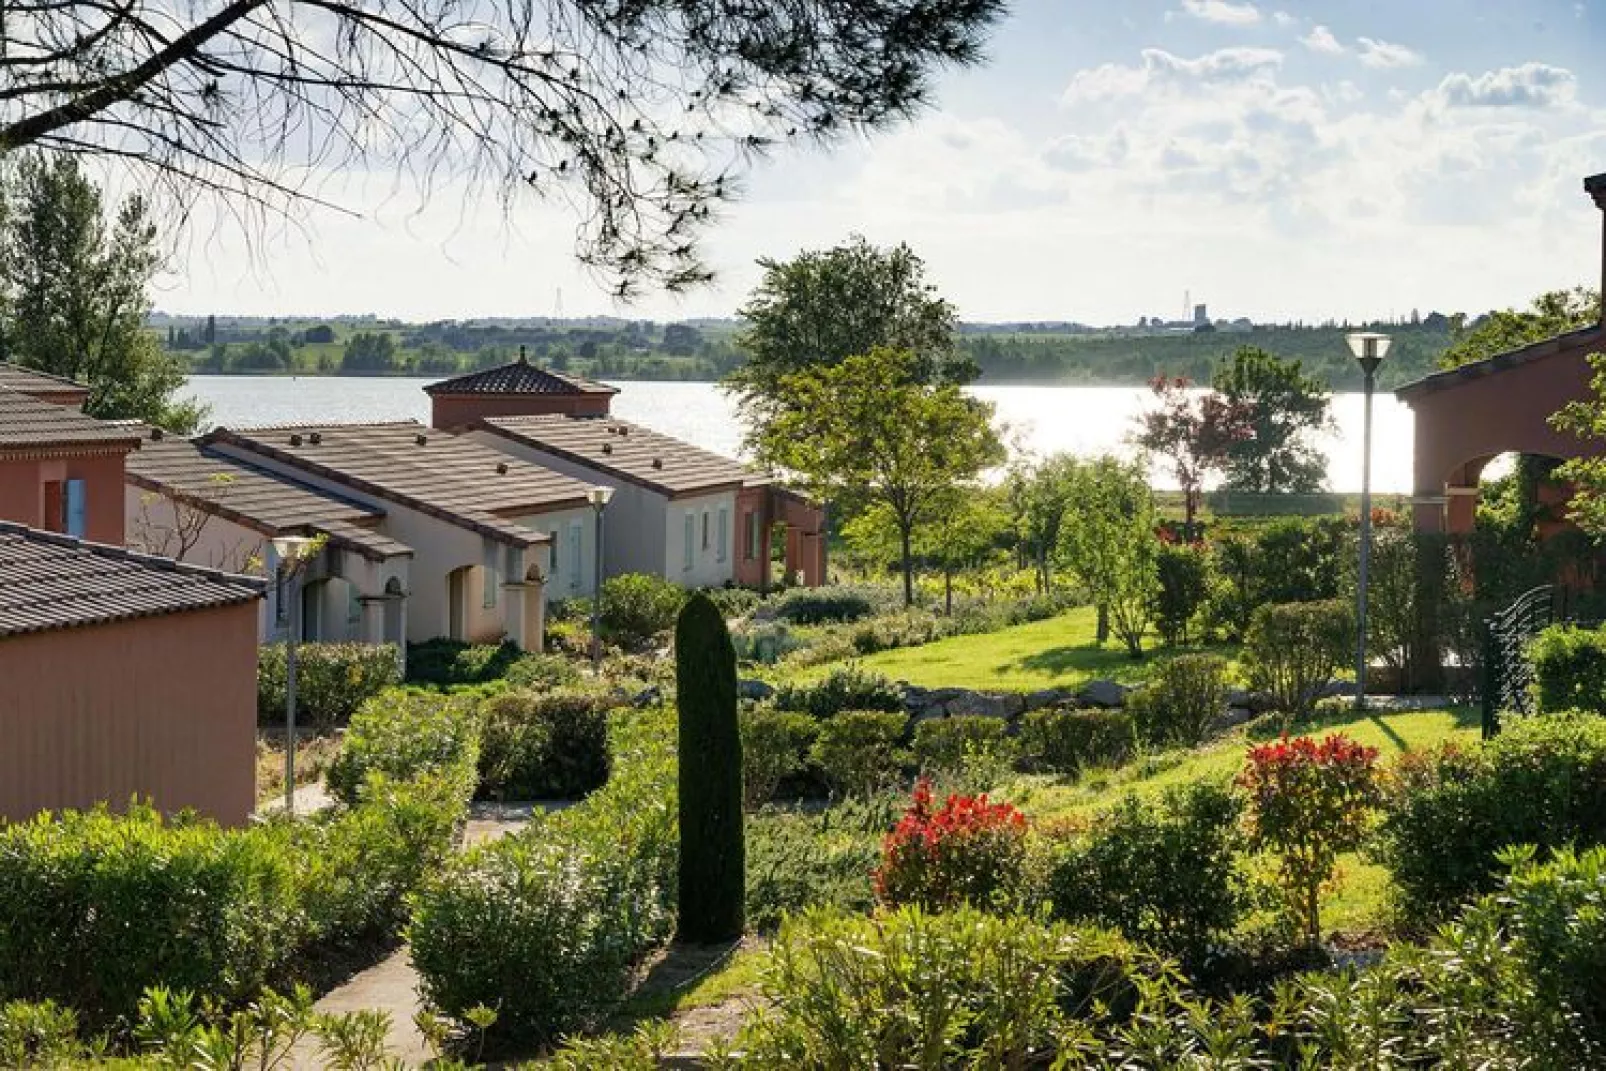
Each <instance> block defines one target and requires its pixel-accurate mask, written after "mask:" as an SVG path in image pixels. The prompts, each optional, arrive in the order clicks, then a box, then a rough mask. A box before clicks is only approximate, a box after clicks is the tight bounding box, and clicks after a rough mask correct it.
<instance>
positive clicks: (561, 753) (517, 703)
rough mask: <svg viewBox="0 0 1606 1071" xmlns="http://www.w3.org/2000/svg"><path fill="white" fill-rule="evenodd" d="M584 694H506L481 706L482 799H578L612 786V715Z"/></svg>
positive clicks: (604, 702) (605, 703)
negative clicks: (610, 719)
mask: <svg viewBox="0 0 1606 1071" xmlns="http://www.w3.org/2000/svg"><path fill="white" fill-rule="evenodd" d="M614 705H615V703H614V702H613V701H612V700H610V699H609V698H607V697H605V696H600V695H597V694H594V693H588V692H581V691H562V692H551V693H547V694H541V693H538V692H533V691H522V690H520V691H507V692H502V693H500V694H498V695H493V696H490V697H488V698H486V700H485V701H484V702H483V703H481V704H480V755H479V795H481V796H482V797H485V798H489V799H512V800H548V799H575V798H577V797H580V796H583V795H585V794H586V793H588V792H590V791H592V790H593V789H596V788H598V787H600V786H601V785H602V784H603V783H604V782H606V781H607V780H608V719H607V711H608V710H609V709H610V708H611V707H612V706H614Z"/></svg>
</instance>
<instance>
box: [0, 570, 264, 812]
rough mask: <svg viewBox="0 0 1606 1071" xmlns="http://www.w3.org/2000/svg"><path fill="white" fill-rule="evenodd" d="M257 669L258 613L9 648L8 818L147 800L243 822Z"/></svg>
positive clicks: (251, 797) (87, 632)
mask: <svg viewBox="0 0 1606 1071" xmlns="http://www.w3.org/2000/svg"><path fill="white" fill-rule="evenodd" d="M256 662H257V606H256V603H255V602H254V601H252V602H246V603H240V604H238V605H235V606H227V607H221V608H217V609H210V610H196V611H190V612H187V613H176V614H167V615H164V616H161V617H145V618H137V619H135V620H132V621H122V622H117V623H115V624H109V625H93V626H88V627H84V628H70V629H58V630H54V631H51V632H41V633H34V634H30V635H26V636H14V637H11V638H8V639H0V682H3V685H0V741H3V743H0V817H4V818H8V819H22V818H27V817H29V816H31V815H33V814H35V813H37V812H38V811H40V810H45V809H50V810H59V809H62V808H69V807H71V808H82V807H88V806H92V805H93V804H95V803H97V802H99V801H102V800H104V801H106V802H107V803H109V804H110V805H111V806H112V807H114V808H117V809H122V808H125V807H126V806H127V805H128V802H129V799H130V798H131V797H133V796H134V795H136V794H137V795H139V796H141V797H149V798H151V799H152V800H154V801H155V803H156V806H158V807H160V808H161V809H162V810H163V811H169V812H171V811H177V810H181V809H183V808H186V807H191V808H194V809H195V810H197V811H200V812H201V813H202V814H205V815H207V816H209V817H212V818H215V819H217V820H218V821H219V822H222V823H224V824H227V825H239V824H242V823H244V822H245V821H246V820H247V819H248V818H249V817H250V814H251V810H252V808H253V806H254V804H255V798H256Z"/></svg>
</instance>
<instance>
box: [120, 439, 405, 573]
mask: <svg viewBox="0 0 1606 1071" xmlns="http://www.w3.org/2000/svg"><path fill="white" fill-rule="evenodd" d="M140 430H141V431H142V432H143V433H144V435H145V439H144V441H143V442H142V443H141V444H140V448H139V450H138V451H136V452H135V453H133V454H132V455H130V456H129V458H128V464H127V467H126V469H125V471H124V478H125V479H126V480H127V481H128V482H129V483H131V484H133V485H134V486H136V487H141V488H144V489H145V490H147V491H153V492H156V493H157V494H162V495H166V496H167V497H169V498H173V499H177V500H178V501H181V502H184V503H187V504H188V505H190V506H192V507H194V508H196V509H199V510H202V511H204V512H206V513H210V514H213V515H214V516H218V517H222V518H223V519H224V520H227V521H232V522H233V523H235V524H239V525H243V526H244V527H246V528H252V529H255V530H257V531H259V532H262V533H263V534H264V535H269V536H275V535H280V534H287V533H288V534H296V533H301V532H304V531H306V530H308V529H315V530H317V531H320V532H325V533H327V534H328V535H329V536H330V538H331V539H333V540H334V541H335V542H337V543H344V544H347V545H349V546H351V547H352V548H353V549H355V550H357V551H358V552H360V553H363V554H365V555H367V556H368V557H381V558H384V557H396V556H399V555H402V554H411V553H412V551H411V550H410V549H408V548H407V547H406V546H404V545H403V544H401V543H397V542H396V541H394V540H391V539H387V538H386V537H384V536H381V535H379V534H378V533H377V532H369V531H366V530H364V529H363V528H362V527H361V524H362V523H363V522H372V521H376V520H378V519H379V518H382V517H383V516H384V515H385V511H384V510H381V509H375V508H373V507H371V506H365V505H363V504H362V503H360V502H355V501H352V500H350V499H346V498H341V497H339V496H337V495H333V494H330V493H329V492H327V491H320V490H318V489H317V488H314V487H309V486H307V485H305V484H302V483H299V482H297V481H296V480H294V479H291V478H290V477H288V476H282V475H279V474H276V473H271V472H268V471H267V470H266V469H262V468H259V467H257V466H255V465H252V464H250V463H249V462H246V461H242V460H241V459H239V458H237V457H230V456H228V455H227V454H224V453H223V452H221V451H219V450H216V449H211V448H207V447H203V446H201V445H200V444H198V443H196V442H193V441H191V440H188V439H181V438H178V437H176V436H172V435H167V434H165V433H163V432H161V431H159V430H157V429H153V428H149V427H145V426H143V425H141V426H140Z"/></svg>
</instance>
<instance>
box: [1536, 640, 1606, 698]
mask: <svg viewBox="0 0 1606 1071" xmlns="http://www.w3.org/2000/svg"><path fill="white" fill-rule="evenodd" d="M1528 657H1529V658H1530V659H1531V660H1532V661H1533V673H1534V680H1533V691H1534V698H1535V699H1537V700H1538V702H1539V709H1540V710H1542V711H1556V710H1588V711H1591V712H1593V713H1595V714H1606V628H1593V629H1583V628H1577V627H1575V626H1572V625H1552V626H1551V627H1550V628H1547V629H1545V630H1544V631H1543V632H1541V633H1540V634H1539V635H1538V636H1536V637H1534V641H1533V644H1532V645H1531V646H1530V647H1529V649H1528Z"/></svg>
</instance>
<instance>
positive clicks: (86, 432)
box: [0, 387, 139, 452]
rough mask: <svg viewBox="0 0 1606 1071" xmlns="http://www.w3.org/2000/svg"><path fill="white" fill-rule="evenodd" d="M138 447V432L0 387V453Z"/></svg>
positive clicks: (67, 407)
mask: <svg viewBox="0 0 1606 1071" xmlns="http://www.w3.org/2000/svg"><path fill="white" fill-rule="evenodd" d="M138 445H139V431H138V430H137V429H134V428H130V427H127V426H126V425H118V424H111V423H107V422H106V421H103V420H96V419H95V418H94V417H89V416H85V415H84V414H82V413H80V412H79V411H78V410H76V409H73V408H71V407H69V406H65V405H57V404H56V403H54V402H43V401H40V400H38V399H37V398H32V397H29V396H28V395H26V394H20V393H18V392H17V391H14V390H11V389H9V388H7V387H0V451H4V452H14V451H18V450H28V449H35V448H42V447H63V446H76V447H85V446H89V447H100V448H104V449H108V450H110V449H115V448H116V447H118V446H124V447H126V448H127V449H130V450H132V449H133V448H134V447H136V446H138Z"/></svg>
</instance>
